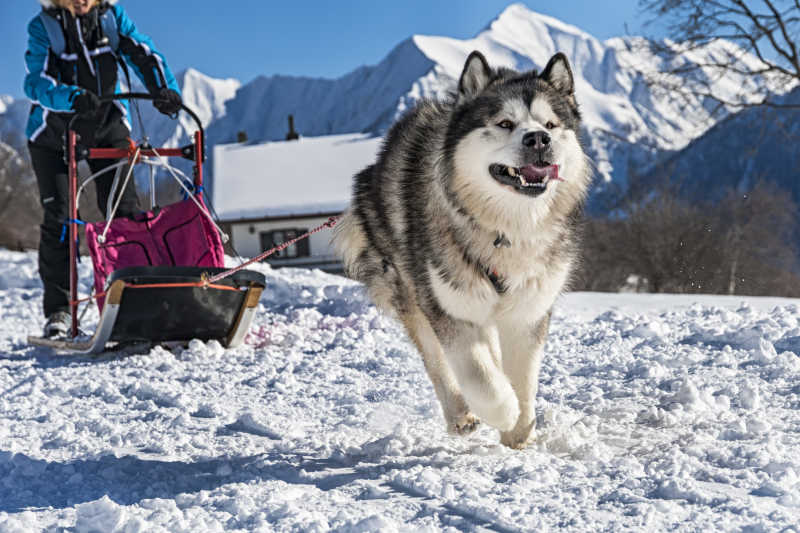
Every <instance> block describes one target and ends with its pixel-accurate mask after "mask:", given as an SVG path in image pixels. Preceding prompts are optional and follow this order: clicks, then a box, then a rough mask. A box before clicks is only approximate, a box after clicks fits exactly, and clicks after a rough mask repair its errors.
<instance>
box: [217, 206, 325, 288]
mask: <svg viewBox="0 0 800 533" xmlns="http://www.w3.org/2000/svg"><path fill="white" fill-rule="evenodd" d="M337 222H339V217H330V218H329V219H328V221H327V222H325V223H324V224H321V225H319V226H317V227H316V228H314V229H312V230H311V231H307V232H306V233H303V234H302V235H300V236H299V237H296V238H294V239H292V240H290V241H286V242H284V243H283V244H279V245H277V246H274V247H272V248H270V249H269V250H266V251H264V252H262V253H261V254H259V255H257V256H255V257H254V258H252V259H250V260H249V261H246V262H244V263H242V264H241V265H239V266H237V267H234V268H232V269H230V270H226V271H225V272H220V273H219V274H217V275H216V276H211V277H209V278H208V279H207V280H206V283H209V284H210V283H215V282H217V281H219V280H221V279H224V278H227V277H228V276H231V275H233V274H235V273H236V272H239V271H240V270H242V269H243V268H245V267H246V266H249V265H252V264H253V263H256V262H258V261H261V260H263V259H265V258H267V257H269V256H271V255H272V254H274V253H275V252H280V251H281V250H285V249H286V248H288V247H289V246H291V245H293V244H294V243H296V242H297V241H302V240H303V239H307V238H309V237H311V235H313V234H314V233H317V232H318V231H322V230H323V229H325V228H332V227H334V226H335V225H336V223H337Z"/></svg>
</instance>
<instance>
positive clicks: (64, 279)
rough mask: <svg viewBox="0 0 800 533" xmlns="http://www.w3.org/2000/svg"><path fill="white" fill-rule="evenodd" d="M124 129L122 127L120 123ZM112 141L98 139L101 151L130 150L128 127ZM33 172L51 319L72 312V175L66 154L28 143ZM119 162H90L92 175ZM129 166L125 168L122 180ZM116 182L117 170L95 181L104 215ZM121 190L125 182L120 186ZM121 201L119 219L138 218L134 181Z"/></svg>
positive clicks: (46, 312)
mask: <svg viewBox="0 0 800 533" xmlns="http://www.w3.org/2000/svg"><path fill="white" fill-rule="evenodd" d="M120 126H121V124H120ZM113 133H114V135H109V137H110V138H106V139H98V140H97V141H96V142H95V143H94V145H95V146H96V147H98V148H128V130H127V128H123V127H119V128H114V131H113ZM28 149H29V150H30V154H31V163H32V165H33V171H34V173H35V174H36V181H37V183H38V185H39V198H40V200H41V202H42V208H43V209H44V220H43V221H42V225H41V236H40V239H39V277H41V278H42V284H43V285H44V302H43V304H44V315H45V316H46V317H49V316H50V315H52V314H53V313H55V312H58V311H67V312H68V311H69V238H68V237H67V236H66V235H67V234H68V230H67V233H66V234H65V233H64V228H66V226H65V224H66V223H67V222H68V219H69V180H68V177H69V174H68V170H67V165H66V163H65V162H64V152H63V151H61V150H54V149H52V148H49V147H46V146H40V145H37V144H34V143H28ZM117 161H118V160H116V159H92V160H89V168H90V169H91V170H92V173H93V174H94V173H95V172H99V171H100V170H102V169H104V168H107V167H109V166H110V165H113V164H114V163H116V162H117ZM127 168H128V167H123V174H122V178H124V176H125V172H127ZM113 181H114V171H113V170H112V171H109V172H107V173H105V174H103V175H101V176H100V177H98V178H97V179H96V180H95V185H96V187H97V207H98V208H99V209H100V212H101V213H103V214H105V212H106V203H107V202H108V196H109V194H110V193H111V186H112V183H113ZM119 187H122V183H120V184H119ZM120 195H121V196H122V198H121V199H120V204H119V209H118V210H117V213H116V216H117V217H120V216H131V215H135V214H136V213H138V212H139V211H141V209H140V208H139V201H138V198H137V196H136V188H135V185H134V183H133V179H132V178H131V180H130V181H129V183H128V186H127V187H126V188H125V190H124V191H121V192H119V193H118V194H117V198H119V196H120Z"/></svg>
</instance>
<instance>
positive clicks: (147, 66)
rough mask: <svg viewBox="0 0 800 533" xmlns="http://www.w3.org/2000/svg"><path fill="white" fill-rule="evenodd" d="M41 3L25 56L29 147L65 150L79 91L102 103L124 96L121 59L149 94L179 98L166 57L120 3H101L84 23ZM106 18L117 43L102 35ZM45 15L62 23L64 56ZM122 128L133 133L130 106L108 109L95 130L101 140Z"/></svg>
mask: <svg viewBox="0 0 800 533" xmlns="http://www.w3.org/2000/svg"><path fill="white" fill-rule="evenodd" d="M40 2H41V3H42V5H43V8H42V9H43V11H44V14H43V15H37V16H36V17H34V18H33V20H31V22H30V24H28V50H27V52H25V65H26V69H27V75H26V76H25V94H26V95H27V96H28V98H30V99H31V100H32V102H33V105H32V106H31V111H30V116H29V118H28V126H27V130H26V134H27V136H28V139H29V140H30V142H31V143H35V144H37V145H41V146H47V147H50V148H54V149H61V148H62V147H63V140H62V139H63V134H64V130H65V129H66V126H67V123H68V122H69V120H70V119H71V118H72V115H73V111H72V103H73V100H74V99H75V97H76V96H77V95H78V94H80V92H81V90H83V89H88V90H90V91H92V92H94V93H95V94H97V95H98V96H101V97H102V96H107V95H110V94H115V93H118V92H120V83H119V79H118V74H117V72H118V70H117V66H118V59H117V55H118V54H119V56H120V57H121V58H122V59H123V60H124V61H125V63H126V64H127V65H130V67H131V70H133V72H134V73H135V74H136V76H137V77H138V78H139V79H140V80H141V81H142V83H144V85H145V86H146V87H147V90H148V91H150V92H151V93H155V92H156V91H158V90H159V89H161V88H164V87H168V88H170V89H173V90H175V91H177V92H178V93H179V94H180V88H179V87H178V82H177V81H176V80H175V76H173V74H172V71H170V69H169V67H168V66H167V62H166V60H165V59H164V56H163V55H162V54H161V53H160V52H159V51H158V50H156V48H155V46H154V45H153V41H152V40H151V39H150V38H149V37H148V36H146V35H144V34H142V33H140V32H139V30H137V29H136V25H135V24H134V23H133V21H132V20H131V19H130V18H129V17H128V15H127V14H126V13H125V10H124V9H122V7H120V6H118V5H115V4H116V0H105V1H102V2H100V3H99V4H98V5H97V6H95V7H94V8H92V10H91V11H90V12H89V13H87V14H86V15H84V16H81V17H74V16H73V15H72V14H71V13H70V12H69V11H68V10H66V9H61V8H57V7H55V6H53V4H52V3H51V2H50V1H49V0H40ZM108 12H110V13H108ZM107 13H108V15H112V14H113V17H114V20H115V22H116V28H117V31H118V33H119V36H118V38H117V37H116V36H114V39H109V38H108V37H107V36H106V35H104V28H105V27H107V25H104V24H102V23H101V20H102V17H104V16H107V15H106V14H107ZM44 15H48V16H50V17H52V18H53V19H55V20H56V21H58V23H59V24H60V27H61V30H62V31H63V33H64V42H63V43H61V44H62V45H63V46H62V47H63V51H61V52H60V53H58V54H56V52H55V51H54V50H53V48H52V46H51V42H50V37H49V35H48V31H47V29H46V28H45V24H44V22H43V20H42V16H44ZM51 27H52V26H51ZM51 31H52V29H51ZM110 43H118V46H117V49H116V50H114V49H112V46H111V45H110ZM120 125H122V126H124V127H125V128H126V129H127V131H130V123H129V122H128V107H127V102H114V103H109V104H105V105H104V107H103V108H101V110H100V111H99V112H98V113H97V114H96V117H95V119H94V120H93V121H92V124H91V126H92V130H93V133H95V134H96V135H98V136H102V132H103V130H104V129H108V128H114V129H118V128H119V127H120Z"/></svg>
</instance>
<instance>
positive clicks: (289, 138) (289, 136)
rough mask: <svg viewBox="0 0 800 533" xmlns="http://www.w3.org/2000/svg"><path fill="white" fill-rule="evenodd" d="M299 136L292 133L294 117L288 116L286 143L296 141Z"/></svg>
mask: <svg viewBox="0 0 800 533" xmlns="http://www.w3.org/2000/svg"><path fill="white" fill-rule="evenodd" d="M299 138H300V135H299V134H298V133H297V132H296V131H294V115H289V133H287V134H286V140H287V141H296V140H297V139H299Z"/></svg>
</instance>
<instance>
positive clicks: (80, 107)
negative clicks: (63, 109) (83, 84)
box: [72, 89, 100, 115]
mask: <svg viewBox="0 0 800 533" xmlns="http://www.w3.org/2000/svg"><path fill="white" fill-rule="evenodd" d="M99 107H100V99H99V98H98V97H97V95H96V94H94V93H93V92H92V91H87V90H86V89H83V90H81V92H80V94H78V96H76V97H75V98H73V99H72V109H74V110H75V112H76V113H78V114H79V115H84V114H89V113H93V112H94V111H97V109H98V108H99Z"/></svg>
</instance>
